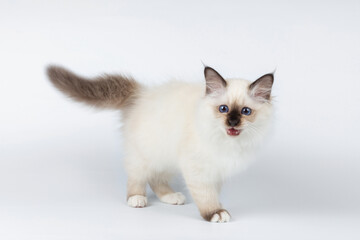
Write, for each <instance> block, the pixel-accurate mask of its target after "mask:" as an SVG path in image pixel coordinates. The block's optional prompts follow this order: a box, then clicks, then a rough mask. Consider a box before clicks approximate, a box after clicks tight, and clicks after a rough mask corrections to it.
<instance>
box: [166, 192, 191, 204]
mask: <svg viewBox="0 0 360 240" xmlns="http://www.w3.org/2000/svg"><path fill="white" fill-rule="evenodd" d="M160 200H161V201H162V202H164V203H169V204H174V205H183V204H184V203H185V196H184V195H183V194H182V193H181V192H176V193H169V194H165V195H164V196H162V197H161V198H160Z"/></svg>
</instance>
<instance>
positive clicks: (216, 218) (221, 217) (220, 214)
mask: <svg viewBox="0 0 360 240" xmlns="http://www.w3.org/2000/svg"><path fill="white" fill-rule="evenodd" d="M228 221H230V214H229V213H228V211H226V210H224V209H222V210H219V211H217V212H216V213H214V215H213V216H212V217H211V220H210V222H216V223H223V222H228Z"/></svg>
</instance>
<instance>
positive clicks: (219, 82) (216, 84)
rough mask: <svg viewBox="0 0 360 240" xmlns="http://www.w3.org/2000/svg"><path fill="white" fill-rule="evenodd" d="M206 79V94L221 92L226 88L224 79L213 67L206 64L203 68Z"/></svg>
mask: <svg viewBox="0 0 360 240" xmlns="http://www.w3.org/2000/svg"><path fill="white" fill-rule="evenodd" d="M204 75H205V80H206V94H207V95H208V94H217V93H221V92H222V91H223V90H224V89H225V88H226V85H227V83H226V81H225V79H224V78H223V77H222V76H221V75H220V74H219V73H218V72H217V71H216V70H215V69H213V68H211V67H208V66H206V67H205V69H204Z"/></svg>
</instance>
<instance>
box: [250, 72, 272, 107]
mask: <svg viewBox="0 0 360 240" xmlns="http://www.w3.org/2000/svg"><path fill="white" fill-rule="evenodd" d="M273 83H274V74H272V73H268V74H265V75H264V76H262V77H260V78H258V79H257V80H256V81H255V82H253V83H252V84H250V86H249V94H250V96H251V97H253V98H254V99H256V100H257V101H260V102H268V101H270V97H271V88H272V85H273Z"/></svg>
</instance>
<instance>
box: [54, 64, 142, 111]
mask: <svg viewBox="0 0 360 240" xmlns="http://www.w3.org/2000/svg"><path fill="white" fill-rule="evenodd" d="M47 75H48V77H49V79H50V81H51V82H52V83H53V85H54V86H55V87H56V88H58V89H59V90H60V91H62V92H63V93H64V94H66V95H68V96H69V97H71V98H73V99H74V100H77V101H79V102H85V103H87V104H89V105H93V106H96V107H102V108H115V109H119V108H121V107H123V106H126V105H128V104H129V103H131V102H132V101H131V99H132V98H133V97H134V96H135V93H136V92H137V91H138V90H139V88H140V85H139V84H138V83H137V82H136V81H135V80H134V79H132V78H128V77H124V76H122V75H104V76H100V77H96V78H94V79H87V78H84V77H80V76H78V75H76V74H74V73H72V72H70V71H69V70H66V69H65V68H62V67H58V66H49V67H48V68H47Z"/></svg>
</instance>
